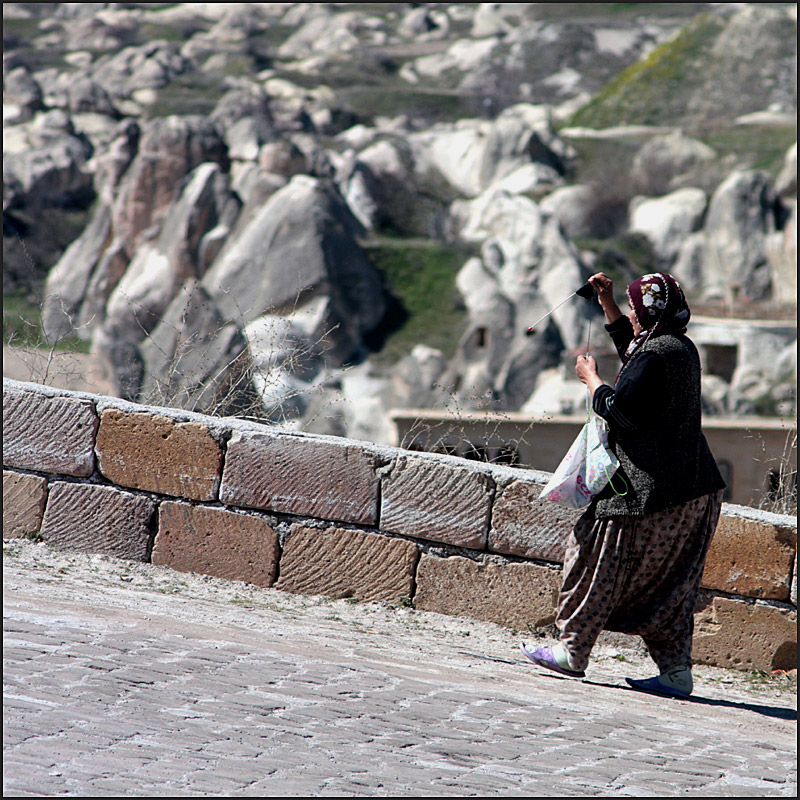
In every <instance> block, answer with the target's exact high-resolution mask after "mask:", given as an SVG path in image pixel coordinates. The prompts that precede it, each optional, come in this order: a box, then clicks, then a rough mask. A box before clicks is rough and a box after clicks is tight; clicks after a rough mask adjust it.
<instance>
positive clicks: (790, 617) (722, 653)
mask: <svg viewBox="0 0 800 800" xmlns="http://www.w3.org/2000/svg"><path fill="white" fill-rule="evenodd" d="M693 657H694V661H695V663H698V664H711V665H713V666H715V667H725V668H727V669H741V670H746V671H750V670H756V669H758V670H762V671H764V672H770V671H771V670H775V669H784V670H787V671H788V670H791V669H797V611H795V610H789V609H782V608H777V607H776V606H771V605H766V604H765V603H752V602H750V603H748V602H747V601H745V600H736V599H733V598H729V597H713V598H708V597H706V598H704V599H702V600H701V602H700V603H698V610H697V612H696V613H695V630H694V646H693Z"/></svg>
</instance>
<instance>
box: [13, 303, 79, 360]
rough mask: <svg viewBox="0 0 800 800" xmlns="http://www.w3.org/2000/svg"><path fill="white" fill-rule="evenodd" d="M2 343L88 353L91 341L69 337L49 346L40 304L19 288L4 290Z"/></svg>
mask: <svg viewBox="0 0 800 800" xmlns="http://www.w3.org/2000/svg"><path fill="white" fill-rule="evenodd" d="M3 344H5V345H12V346H14V347H31V348H46V349H51V348H52V349H53V350H59V351H66V352H69V353H88V352H89V350H90V347H91V342H86V341H83V340H82V339H79V338H78V337H77V336H66V337H64V338H63V339H60V340H59V341H58V342H56V343H55V344H54V345H48V344H46V343H45V340H44V333H43V331H42V315H41V307H40V306H39V305H38V303H35V302H33V301H32V300H31V299H30V297H29V296H27V295H26V294H24V293H23V292H20V291H9V292H3Z"/></svg>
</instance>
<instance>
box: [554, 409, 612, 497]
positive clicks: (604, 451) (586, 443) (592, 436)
mask: <svg viewBox="0 0 800 800" xmlns="http://www.w3.org/2000/svg"><path fill="white" fill-rule="evenodd" d="M618 468H619V461H618V460H617V457H616V455H614V453H613V451H612V450H611V448H610V447H609V446H608V430H607V429H606V423H605V420H603V419H601V418H600V417H598V416H597V415H595V414H592V415H591V417H590V419H589V421H588V422H587V423H586V424H585V425H584V426H583V428H581V432H580V433H579V434H578V437H577V438H576V439H575V441H574V442H573V443H572V446H571V447H570V448H569V451H568V452H567V454H566V455H565V456H564V458H563V459H562V461H561V463H560V464H559V465H558V467H557V468H556V471H555V472H554V473H553V477H552V478H551V479H550V480H549V481H548V483H547V485H546V486H545V487H544V489H542V492H541V494H540V495H539V499H540V500H549V501H550V502H551V503H558V504H559V505H563V506H567V507H569V508H583V507H584V506H588V505H589V503H591V502H592V500H593V499H594V498H595V497H596V496H597V495H598V494H599V493H600V491H601V490H602V489H603V488H604V487H605V485H606V484H607V483H609V481H610V480H611V478H612V476H613V475H614V473H615V472H616V471H617V469H618ZM612 488H613V485H612ZM614 491H616V489H614ZM617 493H618V494H620V493H619V492H617ZM621 494H627V490H626V491H625V492H622V493H621Z"/></svg>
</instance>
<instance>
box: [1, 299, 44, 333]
mask: <svg viewBox="0 0 800 800" xmlns="http://www.w3.org/2000/svg"><path fill="white" fill-rule="evenodd" d="M41 342H42V318H41V314H40V312H39V306H38V305H36V304H35V303H33V302H31V300H30V299H29V298H28V297H27V296H26V295H24V294H23V293H22V292H18V291H14V292H3V344H15V345H18V346H24V347H38V346H39V345H40V344H41Z"/></svg>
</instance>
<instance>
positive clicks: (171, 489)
mask: <svg viewBox="0 0 800 800" xmlns="http://www.w3.org/2000/svg"><path fill="white" fill-rule="evenodd" d="M222 458H223V454H222V447H221V445H220V444H219V443H218V442H217V441H216V440H215V439H214V437H213V436H212V435H211V432H210V431H209V430H208V428H207V427H206V426H205V425H202V424H200V423H197V422H177V421H176V420H173V419H169V418H168V417H163V416H160V415H158V414H150V413H143V412H133V413H129V412H125V411H120V410H118V409H115V408H111V409H106V410H105V411H103V413H102V415H101V417H100V428H99V430H98V432H97V460H98V468H99V470H100V472H102V473H103V475H105V477H106V478H108V479H109V480H110V481H112V482H114V483H116V484H118V485H119V486H127V487H128V488H130V489H141V490H142V491H146V492H157V493H159V494H167V495H173V496H176V497H185V498H187V499H189V500H216V499H217V492H218V490H219V483H220V473H221V472H222Z"/></svg>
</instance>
